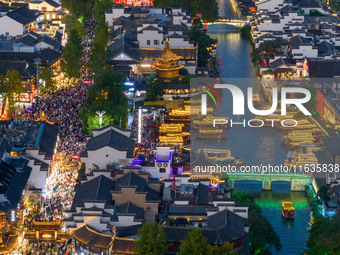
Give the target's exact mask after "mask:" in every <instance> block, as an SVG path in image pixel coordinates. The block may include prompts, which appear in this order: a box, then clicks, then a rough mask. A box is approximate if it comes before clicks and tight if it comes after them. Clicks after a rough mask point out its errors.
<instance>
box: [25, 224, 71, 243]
mask: <svg viewBox="0 0 340 255" xmlns="http://www.w3.org/2000/svg"><path fill="white" fill-rule="evenodd" d="M68 237H69V233H68V232H62V231H61V222H37V221H35V222H33V230H32V231H26V232H25V236H24V238H25V239H27V240H29V242H30V243H36V244H37V246H38V247H39V243H55V244H56V245H55V249H57V248H58V243H64V242H66V241H67V240H68Z"/></svg>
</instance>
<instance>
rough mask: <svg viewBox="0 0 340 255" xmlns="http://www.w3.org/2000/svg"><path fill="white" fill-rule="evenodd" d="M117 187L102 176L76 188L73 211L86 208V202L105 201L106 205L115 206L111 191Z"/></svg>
mask: <svg viewBox="0 0 340 255" xmlns="http://www.w3.org/2000/svg"><path fill="white" fill-rule="evenodd" d="M114 187H115V182H114V181H113V180H111V179H109V178H107V177H105V176H104V175H100V176H98V177H96V178H93V179H92V180H90V181H87V182H85V183H82V184H78V185H77V186H76V188H75V196H74V199H73V203H72V210H74V209H75V207H76V206H80V207H82V206H84V201H99V200H100V201H105V202H106V205H109V206H113V201H112V196H111V193H110V191H111V190H113V189H114Z"/></svg>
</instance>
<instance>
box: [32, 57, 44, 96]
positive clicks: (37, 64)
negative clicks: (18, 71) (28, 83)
mask: <svg viewBox="0 0 340 255" xmlns="http://www.w3.org/2000/svg"><path fill="white" fill-rule="evenodd" d="M33 60H34V64H35V65H36V68H37V96H38V97H39V65H41V60H42V59H41V58H34V59H33Z"/></svg>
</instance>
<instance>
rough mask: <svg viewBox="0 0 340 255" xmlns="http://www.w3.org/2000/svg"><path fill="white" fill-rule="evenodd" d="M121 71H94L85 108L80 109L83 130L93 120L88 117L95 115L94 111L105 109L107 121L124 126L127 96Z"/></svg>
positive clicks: (86, 128)
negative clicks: (92, 82)
mask: <svg viewBox="0 0 340 255" xmlns="http://www.w3.org/2000/svg"><path fill="white" fill-rule="evenodd" d="M124 78H125V75H124V74H123V73H120V72H117V71H114V70H111V69H107V70H102V71H101V72H98V73H96V75H95V76H94V84H93V85H92V86H90V87H89V91H88V98H87V108H84V109H82V111H81V113H80V118H81V120H82V122H83V126H84V129H85V131H88V129H89V128H90V127H89V126H88V125H89V124H90V125H92V124H91V123H93V121H92V120H91V119H90V120H89V118H93V116H95V114H96V111H105V112H106V116H107V121H108V123H107V124H109V123H114V124H117V125H119V124H121V126H122V127H125V126H126V121H127V98H126V96H125V94H124V92H123V90H124V87H123V80H124Z"/></svg>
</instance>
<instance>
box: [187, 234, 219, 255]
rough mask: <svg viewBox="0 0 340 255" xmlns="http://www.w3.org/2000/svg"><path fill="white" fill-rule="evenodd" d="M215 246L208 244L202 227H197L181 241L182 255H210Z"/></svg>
mask: <svg viewBox="0 0 340 255" xmlns="http://www.w3.org/2000/svg"><path fill="white" fill-rule="evenodd" d="M212 250H213V248H212V247H211V246H210V245H208V243H207V240H206V239H205V238H204V236H203V235H202V230H201V229H200V228H195V229H193V230H192V231H190V232H189V233H188V235H187V236H186V238H185V240H184V241H183V242H182V243H181V253H180V254H181V255H209V254H212V252H213V251H212Z"/></svg>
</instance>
